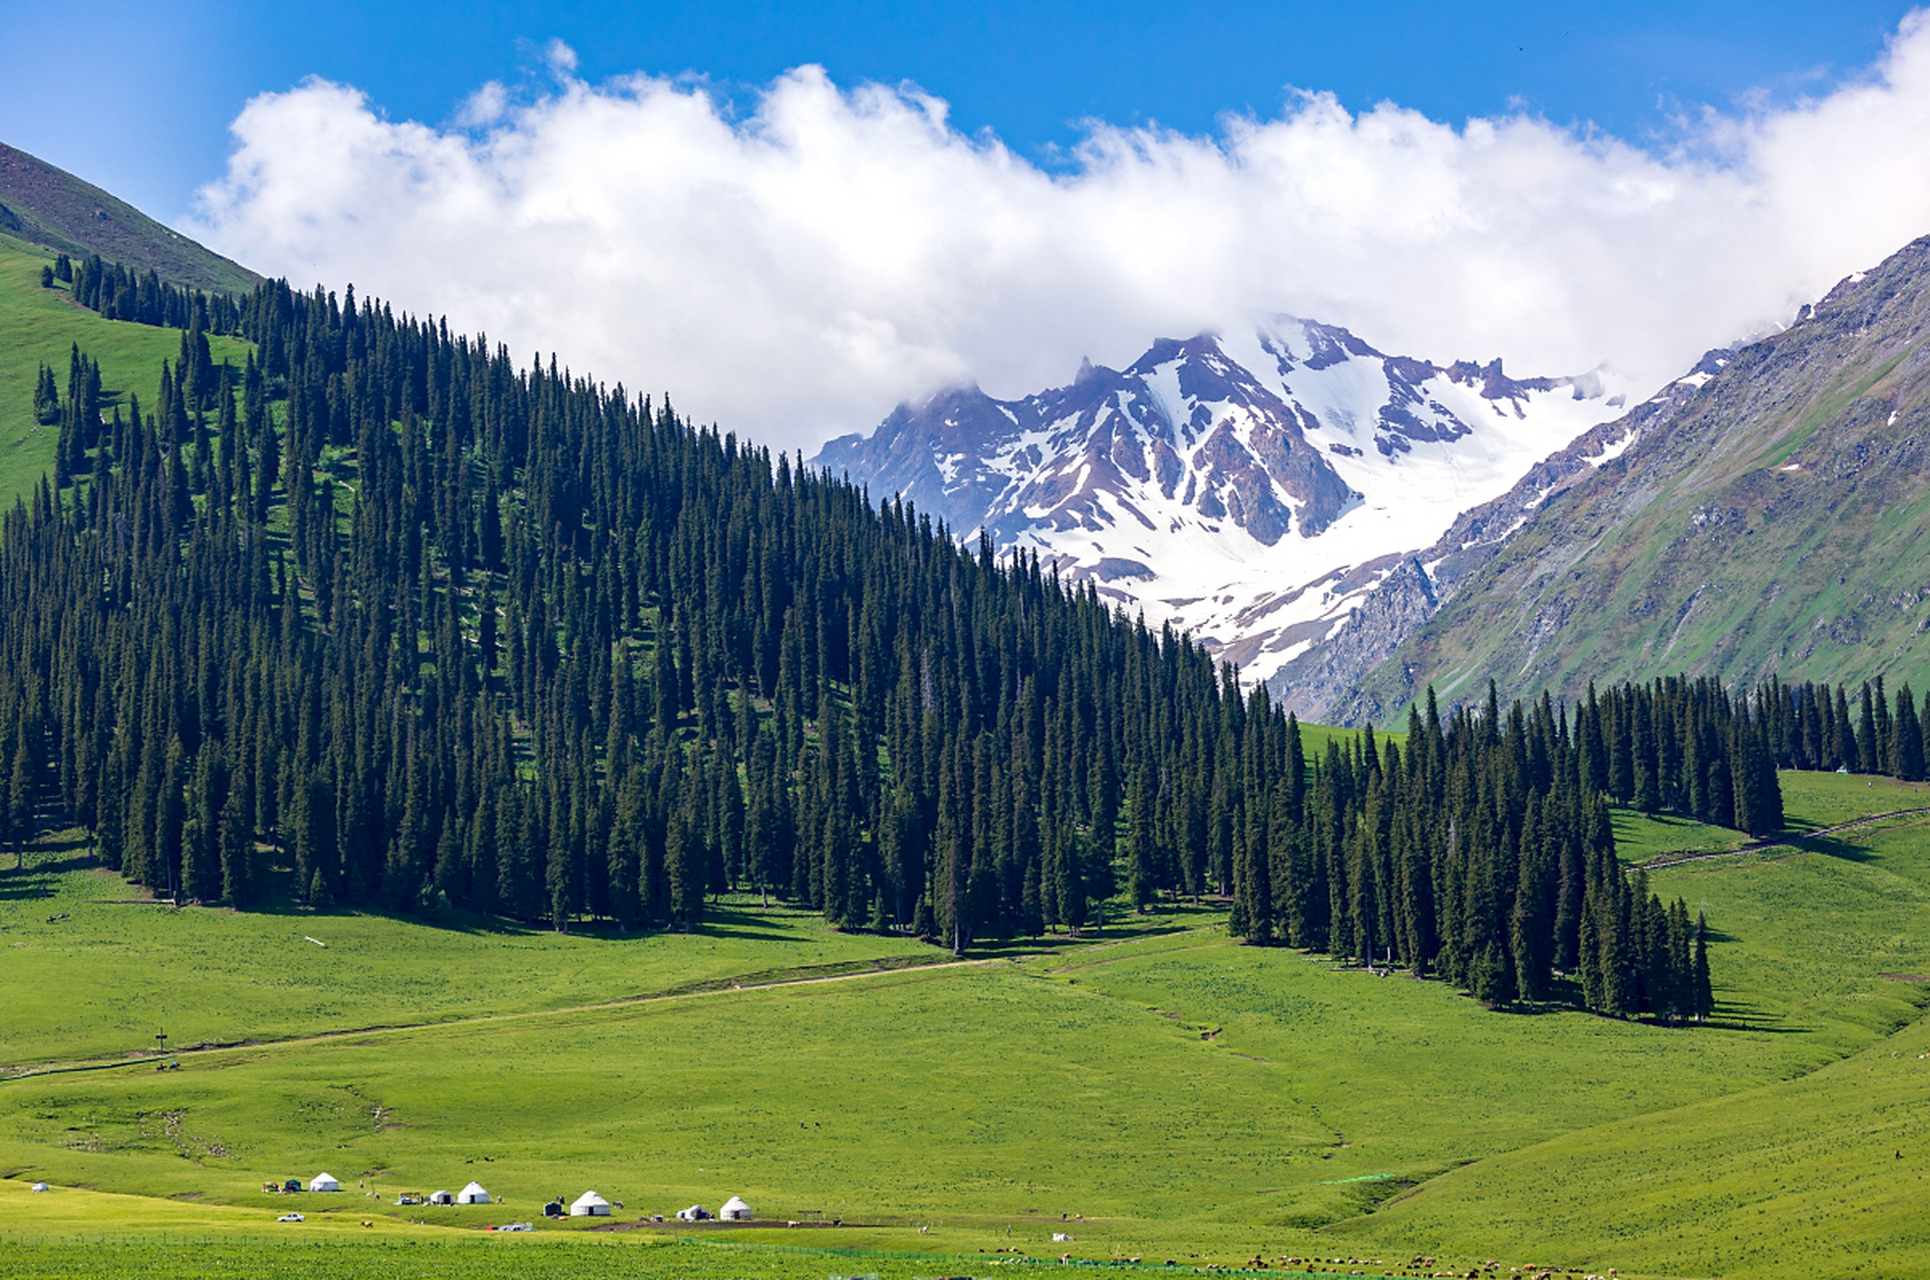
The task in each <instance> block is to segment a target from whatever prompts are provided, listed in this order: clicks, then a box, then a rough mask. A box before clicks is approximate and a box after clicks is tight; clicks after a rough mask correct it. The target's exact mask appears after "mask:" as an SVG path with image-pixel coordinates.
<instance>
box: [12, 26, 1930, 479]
mask: <svg viewBox="0 0 1930 1280" xmlns="http://www.w3.org/2000/svg"><path fill="white" fill-rule="evenodd" d="M6 30H7V33H8V36H9V42H10V55H11V56H10V61H9V64H8V66H7V69H6V74H5V75H0V140H4V141H6V142H8V143H11V144H12V145H14V146H18V147H22V148H24V149H26V150H28V151H31V152H33V153H35V154H37V155H40V156H42V157H43V158H45V159H47V160H50V161H52V162H53V163H55V164H57V165H60V166H62V167H64V168H67V169H69V170H71V171H73V172H75V173H77V174H79V175H81V176H82V177H84V178H87V179H89V180H90V181H93V182H95V183H98V184H100V185H101V186H103V187H106V188H107V189H109V190H111V191H113V192H114V193H115V194H117V195H119V196H121V197H122V198H124V199H127V200H130V201H132V202H133V203H134V204H136V205H138V206H140V207H142V208H144V209H146V210H148V211H149V212H150V213H152V214H154V215H155V216H157V217H159V218H161V219H162V220H164V221H166V222H169V223H171V224H173V225H176V226H178V227H180V228H181V229H183V230H184V231H186V232H188V233H189V234H191V235H194V236H195V237H196V238H198V239H200V240H202V241H203V242H204V243H206V244H208V245H210V246H211V247H213V248H215V249H217V250H219V251H220V252H223V253H226V254H228V255H229V256H231V257H233V258H235V259H236V260H237V261H240V262H243V263H245V264H247V265H248V266H250V267H252V268H254V269H256V270H258V271H261V272H263V273H265V274H269V275H286V276H288V277H289V278H291V279H292V280H294V281H295V282H296V283H297V284H301V285H309V284H313V283H323V284H326V285H328V286H329V287H330V288H336V289H339V288H342V287H344V286H346V285H348V284H350V283H353V284H354V285H356V286H357V289H358V292H359V293H360V294H362V296H365V297H366V296H380V297H382V298H384V299H386V300H388V301H390V302H391V303H393V304H394V305H395V306H397V307H398V308H400V309H405V310H410V311H414V312H417V313H423V312H427V313H431V314H438V315H443V316H446V317H447V318H448V320H449V322H450V324H451V325H452V326H454V327H456V328H459V329H462V330H465V331H468V332H472V333H473V332H477V331H481V330H486V331H487V332H488V334H489V335H490V337H491V338H492V339H494V340H502V341H505V342H507V343H508V344H509V345H510V346H511V348H512V349H513V350H515V351H517V352H518V353H519V354H525V355H526V354H527V353H531V352H533V351H536V350H539V349H540V350H542V351H546V352H548V351H555V352H558V353H560V355H561V358H562V359H564V360H565V361H567V362H570V363H572V364H573V365H574V366H575V367H576V368H578V369H588V370H592V371H594V372H595V373H596V374H597V375H598V376H600V377H602V378H604V379H605V380H607V381H610V382H615V381H618V380H621V381H623V382H624V383H625V384H626V385H628V386H631V387H648V388H652V389H662V388H674V389H675V391H676V398H677V403H678V404H679V405H680V406H681V407H683V408H684V409H686V410H687V411H689V412H692V413H694V414H695V415H696V416H697V417H699V418H700V419H703V420H707V421H716V422H719V423H720V424H723V425H725V426H727V427H730V428H733V429H738V430H741V431H744V432H745V433H746V434H749V435H752V436H754V437H756V438H760V439H763V440H764V441H766V442H768V443H771V444H774V445H779V446H783V447H791V446H799V447H803V448H805V449H806V450H807V451H808V450H810V449H812V448H814V447H815V445H816V444H817V443H818V442H821V441H823V440H824V439H826V438H828V437H829V436H832V435H836V434H841V433H844V432H848V431H852V430H864V429H868V428H869V427H870V426H872V425H874V424H875V423H877V422H878V421H879V420H880V419H881V418H882V417H883V416H884V415H885V414H886V413H888V412H889V411H890V410H891V408H892V407H893V405H895V404H897V403H898V402H900V401H901V400H904V399H916V398H918V397H920V396H922V395H925V394H928V393H929V392H931V391H933V390H936V389H938V388H939V387H942V386H945V385H951V384H956V383H958V382H961V381H964V380H968V379H970V380H976V381H978V382H979V383H980V384H981V385H982V386H984V387H985V388H986V389H987V390H989V391H991V392H993V393H994V394H998V395H1009V396H1018V395H1023V394H1026V393H1028V392H1031V391H1034V390H1037V389H1039V388H1041V387H1045V386H1052V385H1057V384H1059V383H1062V382H1064V381H1067V380H1069V379H1070V377H1071V376H1072V374H1073V372H1074V371H1075V370H1076V369H1077V368H1078V367H1079V361H1080V360H1081V359H1082V358H1085V357H1090V358H1091V359H1092V360H1093V361H1094V362H1095V363H1101V364H1112V365H1114V366H1115V367H1119V366H1122V365H1124V364H1126V363H1129V362H1131V361H1132V360H1133V359H1135V358H1136V357H1137V356H1138V355H1139V354H1140V353H1141V352H1142V351H1144V350H1145V349H1146V347H1147V346H1148V345H1149V344H1150V343H1151V342H1152V341H1153V340H1154V339H1156V338H1159V337H1184V336H1188V335H1190V334H1194V333H1200V332H1205V331H1217V332H1226V331H1228V330H1230V329H1231V328H1234V327H1237V326H1242V325H1247V324H1251V323H1255V322H1264V321H1265V320H1266V319H1267V318H1268V317H1271V316H1277V315H1280V314H1289V315H1296V316H1304V317H1310V318H1314V319H1318V320H1322V321H1325V322H1328V323H1334V324H1341V325H1345V326H1347V327H1349V328H1351V329H1353V330H1354V331H1355V332H1356V333H1357V334H1359V335H1360V336H1362V337H1363V338H1365V339H1366V340H1368V341H1369V342H1371V343H1373V344H1374V345H1376V346H1378V347H1379V348H1381V349H1382V350H1385V351H1389V352H1395V353H1400V354H1405V355H1413V356H1419V357H1422V358H1426V359H1432V360H1438V361H1443V362H1445V361H1448V360H1454V359H1476V360H1480V361H1482V362H1484V363H1485V362H1486V361H1487V360H1490V359H1493V358H1495V357H1501V358H1504V359H1505V360H1506V361H1507V364H1508V368H1509V369H1510V370H1511V371H1513V372H1515V373H1517V374H1527V375H1535V374H1554V375H1561V374H1578V373H1582V372H1586V371H1589V370H1593V369H1598V368H1599V369H1603V370H1605V371H1606V372H1607V373H1608V374H1610V375H1612V376H1614V377H1616V378H1619V379H1620V380H1621V383H1622V384H1623V385H1625V386H1626V388H1627V390H1628V391H1629V393H1630V394H1631V395H1635V396H1638V397H1639V396H1643V395H1647V394H1648V393H1649V392H1651V391H1652V390H1653V389H1655V388H1656V387H1658V386H1660V385H1661V384H1662V383H1663V382H1665V381H1666V380H1667V379H1669V378H1671V377H1674V376H1676V375H1678V374H1680V373H1681V372H1682V371H1683V370H1684V369H1686V368H1688V367H1689V366H1691V365H1692V364H1694V362H1695V361H1696V359H1697V358H1699V357H1700V355H1701V354H1702V353H1703V352H1704V351H1706V350H1708V349H1709V348H1711V347H1715V346H1719V345H1724V344H1727V343H1730V342H1734V341H1736V340H1739V339H1742V338H1745V337H1748V336H1751V335H1755V334H1760V333H1763V332H1766V331H1769V330H1770V329H1772V328H1773V327H1775V326H1776V325H1778V324H1780V323H1785V322H1787V320H1788V319H1789V317H1791V316H1792V315H1794V314H1795V312H1796V309H1797V308H1798V307H1799V306H1800V305H1801V304H1802V303H1804V302H1806V301H1812V300H1814V299H1815V298H1817V297H1819V296H1821V294H1822V293H1823V292H1825V291H1826V290H1827V289H1828V288H1829V287H1830V286H1831V285H1832V284H1834V283H1835V282H1836V281H1837V280H1839V279H1841V278H1842V277H1843V276H1845V275H1847V274H1849V273H1850V272H1853V271H1856V270H1860V269H1863V268H1867V267H1869V266H1871V265H1874V264H1875V263H1876V262H1879V261H1881V260H1882V258H1884V257H1885V256H1887V255H1888V254H1890V253H1892V252H1894V251H1895V250H1896V249H1897V248H1898V247H1900V246H1901V245H1902V244H1903V243H1904V242H1906V241H1907V240H1909V239H1911V238H1912V237H1915V236H1918V235H1922V234H1925V233H1926V232H1930V12H1918V11H1915V10H1912V9H1910V8H1909V7H1908V6H1907V5H1906V4H1904V3H1901V2H1900V0H1837V2H1836V3H1833V4H1828V5H1824V4H1816V3H1789V2H1786V0H1751V2H1749V3H1742V2H1740V0H1722V2H1720V3H1706V4H1679V3H1678V4H1663V3H1635V4H1616V5H1607V4H1555V3H1546V2H1544V3H1538V4H1530V3H1491V4H1476V5H1462V6H1442V5H1432V4H1395V3H1389V2H1387V0H1355V2H1354V3H1348V4H1338V3H1336V4H1322V5H1312V4H1272V5H1260V4H1234V3H1225V4H1210V5H1192V6H1188V5H1178V4H1171V3H1153V2H1151V0H1114V2H1113V3H1109V4H1103V5H1099V4H1067V3H1052V2H1051V0H994V3H990V4H981V5H972V6H966V5H953V6H947V5H944V4H930V3H928V4H925V5H920V6H908V5H907V6H887V5H883V4H879V3H875V0H849V2H847V3H841V4H838V5H835V6H823V7H818V8H805V7H802V6H795V5H785V4H776V3H769V2H767V0H710V2H708V3H696V2H694V0H665V2H663V3H656V4H647V5H610V4H592V3H586V2H581V0H578V2H575V3H571V2H567V0H566V2H564V3H552V4H546V5H542V6H536V5H522V6H508V5H494V6H490V5H456V4H449V3H439V2H433V0H432V2H429V3H422V2H413V3H412V2H410V0H381V2H377V0H335V2H334V3H331V4H327V5H322V4H316V3H310V2H309V0H292V2H280V0H253V2H246V0H245V2H244V3H242V4H239V5H234V6H226V7H219V8H217V7H212V6H208V5H206V4H195V5H190V4H188V3H185V0H142V2H141V3H131V2H129V0H77V2H75V3H68V4H65V5H50V4H41V5H36V6H31V7H29V6H24V5H15V6H13V7H12V10H10V11H9V12H8V13H7V24H6ZM803 67H821V68H822V72H817V71H797V70H796V69H798V68H803ZM311 78H312V79H311ZM911 86H915V87H916V88H915V90H914V89H913V88H911ZM934 101H940V102H942V103H943V104H944V105H943V108H942V111H941V109H939V108H936V107H935V106H934ZM483 105H486V106H487V107H488V109H487V110H479V109H478V108H479V107H480V106H483ZM1155 125H1156V126H1158V127H1157V128H1154V127H1153V126H1155Z"/></svg>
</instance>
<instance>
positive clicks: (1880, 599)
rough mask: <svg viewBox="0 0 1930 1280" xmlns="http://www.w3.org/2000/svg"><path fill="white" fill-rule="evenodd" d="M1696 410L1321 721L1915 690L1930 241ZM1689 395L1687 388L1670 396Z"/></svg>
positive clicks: (1737, 372) (1516, 546) (1857, 284)
mask: <svg viewBox="0 0 1930 1280" xmlns="http://www.w3.org/2000/svg"><path fill="white" fill-rule="evenodd" d="M1689 381H1690V382H1699V383H1700V385H1699V386H1695V387H1694V392H1693V395H1692V396H1691V397H1690V399H1689V400H1688V403H1686V404H1684V405H1682V406H1681V407H1680V408H1679V409H1678V410H1676V411H1674V412H1672V413H1670V414H1668V415H1667V416H1666V420H1665V421H1663V422H1661V423H1659V424H1656V425H1655V426H1653V427H1651V428H1650V429H1647V430H1643V431H1639V432H1637V433H1636V438H1635V439H1634V440H1633V441H1632V443H1631V444H1630V446H1629V447H1628V448H1627V450H1626V451H1625V452H1623V453H1622V454H1621V455H1620V456H1618V457H1616V458H1613V459H1611V460H1609V461H1607V462H1605V463H1604V464H1603V465H1602V466H1601V467H1600V468H1599V469H1595V470H1593V471H1592V473H1591V474H1586V475H1582V476H1579V477H1578V478H1577V480H1576V482H1575V483H1574V484H1573V485H1572V486H1571V487H1569V488H1568V489H1567V490H1566V491H1565V492H1562V493H1560V494H1559V495H1558V496H1554V497H1552V498H1550V499H1549V500H1547V501H1545V502H1543V503H1541V504H1539V505H1538V506H1537V507H1536V508H1535V509H1534V510H1532V511H1531V512H1530V513H1529V514H1528V515H1527V518H1526V519H1525V520H1524V521H1523V522H1522V523H1521V525H1520V527H1519V528H1518V529H1516V530H1514V531H1513V532H1512V533H1511V534H1510V535H1509V536H1508V538H1507V539H1506V541H1505V542H1504V543H1503V544H1501V546H1500V547H1499V548H1497V549H1495V550H1494V551H1493V552H1491V553H1489V554H1488V555H1486V556H1485V557H1484V558H1483V559H1484V562H1483V563H1481V564H1480V565H1479V566H1478V567H1477V568H1476V569H1475V571H1474V572H1472V573H1471V574H1467V575H1466V576H1465V577H1464V578H1463V580H1462V581H1461V582H1460V583H1459V584H1458V586H1457V587H1456V589H1455V590H1454V592H1453V594H1452V597H1451V598H1450V599H1448V600H1447V601H1446V602H1445V603H1444V604H1443V605H1442V607H1441V608H1440V609H1439V611H1438V613H1436V614H1435V615H1434V616H1433V617H1432V618H1431V620H1430V621H1428V623H1427V624H1426V625H1425V627H1423V628H1422V629H1421V630H1419V631H1418V632H1417V633H1416V634H1414V635H1412V636H1411V637H1410V638H1409V639H1407V640H1406V641H1405V642H1404V643H1401V644H1399V645H1397V646H1395V647H1394V649H1393V651H1392V653H1391V656H1389V657H1388V658H1386V660H1385V661H1383V662H1382V663H1381V664H1380V665H1379V666H1378V667H1376V668H1375V669H1374V671H1373V672H1372V673H1370V674H1369V675H1368V676H1367V678H1366V679H1365V680H1364V681H1363V682H1362V683H1361V684H1360V686H1359V687H1358V688H1356V689H1354V690H1352V691H1351V692H1349V693H1346V694H1345V695H1343V696H1340V697H1338V698H1335V699H1333V700H1332V701H1331V702H1330V704H1329V706H1328V707H1327V708H1326V710H1327V713H1328V714H1329V716H1331V717H1332V718H1334V719H1336V720H1338V721H1340V722H1359V721H1363V720H1369V719H1372V720H1376V721H1385V720H1388V719H1389V718H1390V717H1398V716H1399V715H1401V714H1403V712H1404V709H1405V707H1406V705H1407V704H1408V701H1409V700H1410V699H1411V698H1413V697H1415V696H1416V695H1417V694H1419V693H1420V692H1421V691H1423V690H1424V689H1425V688H1426V687H1427V686H1428V685H1430V684H1432V685H1433V686H1435V688H1436V690H1437V692H1438V693H1439V694H1440V695H1441V696H1442V697H1444V698H1447V699H1450V700H1458V699H1474V698H1480V697H1485V694H1486V682H1487V680H1488V679H1490V678H1492V679H1494V681H1495V682H1496V684H1497V685H1498V686H1499V687H1500V691H1501V696H1502V698H1503V699H1504V700H1505V699H1508V698H1513V697H1517V696H1523V697H1525V696H1532V695H1534V694H1537V693H1539V692H1540V691H1541V690H1542V689H1543V688H1547V689H1551V690H1553V691H1555V692H1556V693H1557V694H1558V695H1561V696H1567V697H1575V696H1579V695H1581V694H1583V693H1584V692H1585V690H1586V688H1587V685H1588V682H1589V681H1591V680H1593V681H1596V682H1604V683H1605V682H1609V681H1619V680H1624V679H1628V680H1645V679H1649V678H1652V677H1655V676H1659V675H1664V674H1671V673H1675V672H1688V673H1690V674H1692V675H1712V676H1717V677H1720V678H1721V679H1724V680H1726V681H1732V682H1751V681H1755V680H1757V679H1760V678H1762V677H1765V676H1768V675H1770V674H1772V673H1774V674H1779V675H1781V676H1782V677H1784V678H1785V679H1815V680H1833V681H1834V680H1850V681H1856V680H1863V679H1868V678H1871V677H1874V676H1877V675H1885V676H1887V677H1889V679H1890V681H1891V683H1892V684H1897V683H1900V682H1902V681H1904V680H1911V681H1914V682H1916V683H1917V684H1918V685H1921V684H1922V683H1923V682H1924V680H1925V678H1926V675H1925V673H1926V661H1927V660H1930V540H1926V528H1930V454H1926V449H1925V443H1926V441H1925V437H1926V434H1930V237H1925V238H1923V239H1920V240H1917V241H1915V242H1913V243H1912V244H1910V245H1908V246H1906V247H1905V248H1904V249H1902V250H1901V251H1899V252H1898V253H1896V254H1895V255H1893V256H1892V257H1891V258H1890V259H1888V260H1887V261H1885V262H1884V263H1883V264H1882V265H1881V266H1879V267H1877V268H1876V269H1874V270H1872V271H1869V272H1859V273H1858V274H1856V275H1854V276H1851V277H1850V278H1848V279H1846V280H1844V281H1843V282H1842V283H1841V284H1839V285H1837V286H1836V288H1834V289H1833V290H1831V291H1830V293H1829V294H1828V296H1826V297H1825V298H1824V299H1823V300H1822V301H1821V302H1819V303H1817V304H1816V305H1815V306H1814V307H1813V308H1805V309H1804V311H1803V313H1802V314H1801V315H1800V316H1799V317H1798V320H1797V323H1796V324H1794V325H1793V326H1792V327H1790V328H1789V329H1787V330H1784V331H1783V332H1781V333H1779V334H1777V335H1775V336H1774V337H1771V338H1769V339H1767V340H1765V341H1762V342H1758V343H1755V344H1752V345H1749V346H1746V347H1743V348H1742V349H1740V350H1738V351H1737V352H1736V353H1735V354H1734V356H1733V358H1731V359H1729V360H1727V361H1726V362H1725V363H1723V364H1722V367H1721V368H1720V370H1719V371H1713V372H1711V373H1710V374H1709V376H1706V377H1701V376H1698V377H1697V378H1695V379H1691V380H1689ZM1679 385H1680V384H1679Z"/></svg>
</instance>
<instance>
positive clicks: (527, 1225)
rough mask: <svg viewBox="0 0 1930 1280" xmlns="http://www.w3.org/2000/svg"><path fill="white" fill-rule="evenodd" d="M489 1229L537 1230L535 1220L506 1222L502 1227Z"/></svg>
mask: <svg viewBox="0 0 1930 1280" xmlns="http://www.w3.org/2000/svg"><path fill="white" fill-rule="evenodd" d="M489 1229H490V1230H491V1231H534V1230H536V1224H535V1223H533V1222H505V1223H504V1224H503V1225H502V1226H500V1227H491V1228H489Z"/></svg>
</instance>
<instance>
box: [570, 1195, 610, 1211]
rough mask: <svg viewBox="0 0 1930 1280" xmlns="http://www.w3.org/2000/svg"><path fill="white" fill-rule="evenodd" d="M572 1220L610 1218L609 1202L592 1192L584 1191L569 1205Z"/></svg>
mask: <svg viewBox="0 0 1930 1280" xmlns="http://www.w3.org/2000/svg"><path fill="white" fill-rule="evenodd" d="M570 1216H571V1217H572V1218H607V1217H609V1216H610V1202H609V1201H608V1200H605V1199H604V1198H603V1197H602V1196H600V1195H598V1194H597V1193H596V1192H594V1191H585V1192H584V1193H583V1194H582V1195H580V1196H578V1197H577V1198H576V1200H575V1202H574V1203H572V1204H571V1205H570Z"/></svg>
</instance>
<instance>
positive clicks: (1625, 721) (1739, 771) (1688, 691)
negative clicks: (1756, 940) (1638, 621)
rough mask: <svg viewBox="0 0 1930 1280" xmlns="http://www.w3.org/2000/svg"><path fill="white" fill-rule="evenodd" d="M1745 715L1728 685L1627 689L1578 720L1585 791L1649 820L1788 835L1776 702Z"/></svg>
mask: <svg viewBox="0 0 1930 1280" xmlns="http://www.w3.org/2000/svg"><path fill="white" fill-rule="evenodd" d="M1748 703H1749V705H1747V706H1738V705H1737V704H1736V702H1735V701H1734V700H1733V699H1731V698H1730V696H1729V694H1728V693H1727V692H1725V691H1724V690H1723V688H1722V686H1721V684H1720V683H1718V682H1717V681H1716V680H1714V679H1711V678H1708V677H1704V678H1701V679H1696V680H1691V679H1688V678H1687V677H1683V676H1672V677H1668V678H1665V679H1660V680H1656V681H1654V682H1653V683H1651V684H1646V685H1641V684H1628V685H1623V686H1621V687H1620V688H1618V689H1610V690H1609V691H1608V692H1607V693H1605V694H1603V695H1601V696H1600V697H1599V698H1598V697H1597V696H1596V694H1595V691H1594V690H1593V689H1592V688H1591V689H1590V690H1589V695H1588V701H1587V703H1586V705H1584V706H1582V707H1580V708H1578V711H1577V723H1576V730H1577V740H1578V744H1579V748H1580V750H1581V752H1582V766H1583V769H1584V775H1583V777H1584V782H1585V783H1586V784H1587V785H1588V786H1589V787H1591V788H1594V789H1597V790H1600V791H1604V792H1606V793H1607V794H1608V795H1609V796H1610V798H1612V799H1614V800H1616V801H1617V802H1619V803H1621V804H1625V805H1630V806H1632V807H1634V808H1636V809H1640V810H1641V811H1642V812H1643V813H1649V814H1653V813H1659V812H1662V811H1665V810H1666V811H1668V812H1672V813H1679V814H1682V815H1684V816H1685V817H1692V818H1694V819H1695V820H1696V821H1698V822H1706V823H1709V824H1711V825H1713V826H1718V827H1734V828H1735V829H1736V830H1738V831H1746V832H1748V833H1749V834H1750V835H1753V836H1768V835H1774V834H1775V833H1776V832H1778V831H1781V830H1782V829H1783V798H1782V788H1781V786H1779V785H1778V783H1777V781H1776V763H1777V761H1776V744H1777V734H1778V730H1777V727H1776V723H1775V718H1774V712H1775V702H1774V699H1773V698H1771V697H1769V696H1767V695H1766V692H1764V693H1759V694H1758V695H1757V696H1756V697H1754V698H1752V699H1749V700H1748Z"/></svg>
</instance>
